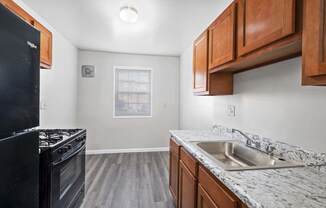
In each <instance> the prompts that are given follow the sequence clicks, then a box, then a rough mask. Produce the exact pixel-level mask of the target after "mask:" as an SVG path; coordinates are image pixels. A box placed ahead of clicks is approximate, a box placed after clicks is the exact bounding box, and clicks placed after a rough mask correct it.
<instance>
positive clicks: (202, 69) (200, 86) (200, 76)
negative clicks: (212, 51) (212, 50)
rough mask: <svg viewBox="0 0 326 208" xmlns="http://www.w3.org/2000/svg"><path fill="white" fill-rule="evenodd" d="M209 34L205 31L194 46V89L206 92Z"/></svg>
mask: <svg viewBox="0 0 326 208" xmlns="http://www.w3.org/2000/svg"><path fill="white" fill-rule="evenodd" d="M207 47H208V35H207V31H205V32H204V33H203V34H202V35H201V36H200V37H199V38H198V39H197V40H196V41H195V42H194V48H193V50H194V51H193V91H194V92H205V91H207V90H208V83H207V70H208V64H207V53H208V48H207Z"/></svg>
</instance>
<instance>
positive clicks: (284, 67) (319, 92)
mask: <svg viewBox="0 0 326 208" xmlns="http://www.w3.org/2000/svg"><path fill="white" fill-rule="evenodd" d="M191 73H192V48H191V47H189V48H188V49H187V50H185V51H184V53H183V54H182V56H181V58H180V126H181V128H182V129H201V128H204V129H207V128H209V127H210V126H211V125H212V124H221V125H225V126H228V127H234V128H239V129H243V130H245V131H248V132H251V133H257V134H260V135H262V136H266V137H269V138H272V139H276V140H279V141H284V142H288V143H290V144H295V145H300V146H302V147H305V148H308V149H312V150H315V151H319V152H326V134H325V131H324V128H325V124H326V108H325V106H326V87H302V86H301V81H300V80H301V58H295V59H291V60H287V61H284V62H280V63H276V64H273V65H269V66H265V67H262V68H258V69H255V70H252V71H247V72H243V73H240V74H237V75H236V76H235V80H234V87H235V89H234V91H235V92H234V95H232V96H215V97H196V96H193V95H192V85H191V82H192V74H191ZM228 104H231V105H235V106H236V117H229V116H227V113H226V110H227V105H228Z"/></svg>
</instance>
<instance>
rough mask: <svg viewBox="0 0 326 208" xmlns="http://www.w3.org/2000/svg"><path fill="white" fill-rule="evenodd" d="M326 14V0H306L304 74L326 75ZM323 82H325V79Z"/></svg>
mask: <svg viewBox="0 0 326 208" xmlns="http://www.w3.org/2000/svg"><path fill="white" fill-rule="evenodd" d="M325 14H326V0H305V1H304V25H303V27H304V30H303V46H302V47H303V59H302V60H303V73H304V76H320V75H326V15H325ZM323 80H325V79H323ZM323 83H325V81H324V82H323Z"/></svg>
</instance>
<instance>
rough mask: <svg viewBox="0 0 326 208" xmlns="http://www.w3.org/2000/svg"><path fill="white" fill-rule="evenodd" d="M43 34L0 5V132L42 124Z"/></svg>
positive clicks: (10, 131)
mask: <svg viewBox="0 0 326 208" xmlns="http://www.w3.org/2000/svg"><path fill="white" fill-rule="evenodd" d="M39 47H40V33H39V31H37V30H36V29H34V28H33V27H32V26H30V25H28V24H27V23H25V22H24V21H23V20H21V19H20V18H19V17H17V16H16V15H14V14H13V13H11V12H10V11H9V10H7V9H6V8H5V7H3V6H2V5H1V4H0V115H1V116H0V134H7V135H10V133H12V132H19V131H21V130H24V129H28V128H32V127H36V126H38V125H39V76H40V75H39V73H40V51H39Z"/></svg>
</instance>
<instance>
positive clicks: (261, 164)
mask: <svg viewBox="0 0 326 208" xmlns="http://www.w3.org/2000/svg"><path fill="white" fill-rule="evenodd" d="M192 144H194V145H195V147H196V148H197V149H199V150H200V151H201V152H203V153H204V154H206V155H207V156H208V157H210V158H211V159H213V160H214V161H215V162H216V163H217V164H218V165H219V166H220V167H222V168H223V169H224V170H228V171H232V170H257V169H274V168H275V169H276V168H290V167H300V166H304V165H303V164H302V163H299V162H294V161H286V160H284V159H282V158H278V157H275V156H272V155H269V154H267V153H265V152H262V151H259V150H256V149H253V148H251V147H248V146H247V145H245V144H243V143H241V142H240V141H233V140H231V141H207V142H192Z"/></svg>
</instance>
